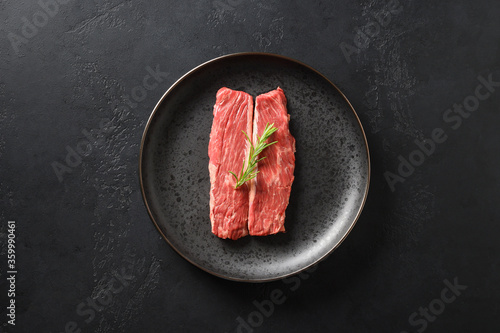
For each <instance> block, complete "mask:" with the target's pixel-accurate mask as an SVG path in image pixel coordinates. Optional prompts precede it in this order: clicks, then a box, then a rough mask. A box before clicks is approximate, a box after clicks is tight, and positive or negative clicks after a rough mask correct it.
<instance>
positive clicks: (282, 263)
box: [139, 53, 370, 282]
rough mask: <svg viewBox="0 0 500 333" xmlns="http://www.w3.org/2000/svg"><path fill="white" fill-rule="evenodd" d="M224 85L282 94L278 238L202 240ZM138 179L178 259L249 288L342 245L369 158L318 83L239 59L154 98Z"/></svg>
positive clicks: (280, 60) (203, 68) (288, 64)
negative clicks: (289, 145)
mask: <svg viewBox="0 0 500 333" xmlns="http://www.w3.org/2000/svg"><path fill="white" fill-rule="evenodd" d="M223 86H226V87H228V88H231V89H236V90H242V91H245V92H247V93H249V94H251V95H252V96H254V97H255V96H257V95H258V94H262V93H265V92H268V91H270V90H273V89H276V87H278V86H279V87H281V88H282V89H283V90H284V92H285V94H286V97H287V100H288V112H289V113H290V117H291V120H290V132H291V133H292V135H293V136H294V137H295V139H296V149H297V152H296V155H295V156H296V168H295V181H294V183H293V185H292V192H291V195H290V204H289V206H288V209H287V211H286V219H285V227H286V230H287V231H286V233H282V234H278V235H273V236H265V237H250V236H247V237H244V238H241V239H239V240H236V241H233V240H223V239H219V238H217V237H216V236H214V235H213V234H212V233H211V230H210V219H209V190H210V180H209V174H208V141H209V134H210V129H211V125H212V119H213V114H212V111H213V105H214V103H215V94H216V92H217V90H218V89H219V88H221V87H223ZM139 174H140V182H141V189H142V194H143V198H144V201H145V203H146V207H147V209H148V212H149V214H150V216H151V218H152V220H153V222H154V224H155V225H156V227H157V228H158V230H159V231H160V233H161V234H162V236H163V237H164V238H165V239H166V240H167V242H168V243H169V244H170V245H171V246H172V247H173V248H174V249H175V250H176V251H177V252H178V253H179V254H180V255H181V256H183V257H184V258H185V259H187V260H188V261H190V262H191V263H193V264H194V265H196V266H198V267H199V268H201V269H204V270H205V271H207V272H210V273H212V274H214V275H217V276H220V277H223V278H227V279H231V280H238V281H252V282H257V281H270V280H275V279H280V278H283V277H286V276H289V275H292V274H295V273H298V272H300V271H302V270H304V269H307V268H308V267H310V266H312V265H314V264H315V263H317V262H318V261H320V260H322V259H324V258H325V257H326V256H327V255H329V254H330V253H331V252H332V251H333V250H334V249H335V248H336V247H337V246H338V245H339V244H340V243H341V242H342V241H343V240H344V238H345V237H346V236H347V234H348V233H349V232H350V230H351V229H352V228H353V226H354V224H355V222H356V220H357V218H358V217H359V214H360V212H361V209H362V207H363V205H364V202H365V199H366V196H367V192H368V184H369V178H370V160H369V153H368V146H367V143H366V138H365V135H364V132H363V129H362V126H361V124H360V122H359V119H358V117H357V115H356V113H355V112H354V109H353V108H352V106H351V104H350V103H349V102H348V101H347V99H346V98H345V96H344V95H343V94H342V93H341V92H340V91H339V90H338V89H337V88H336V87H335V86H334V85H333V84H332V83H331V82H330V81H328V80H327V79H326V78H325V77H324V76H322V75H321V74H319V73H318V72H316V71H315V70H314V69H312V68H310V67H308V66H306V65H304V64H302V63H300V62H297V61H295V60H293V59H289V58H285V57H282V56H277V55H272V54H263V53H240V54H232V55H227V56H223V57H220V58H216V59H213V60H211V61H209V62H206V63H204V64H202V65H200V66H198V67H196V68H195V69H193V70H191V71H190V72H188V73H187V74H186V75H184V76H183V77H182V78H181V79H179V80H178V81H177V82H176V83H175V84H174V85H173V86H172V87H171V88H170V89H169V90H168V91H167V92H166V93H165V94H164V95H163V97H162V98H161V99H160V101H159V102H158V104H157V105H156V107H155V109H154V110H153V113H152V114H151V117H150V118H149V121H148V123H147V125H146V129H145V131H144V135H143V138H142V143H141V152H140V161H139Z"/></svg>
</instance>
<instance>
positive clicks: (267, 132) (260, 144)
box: [229, 123, 278, 189]
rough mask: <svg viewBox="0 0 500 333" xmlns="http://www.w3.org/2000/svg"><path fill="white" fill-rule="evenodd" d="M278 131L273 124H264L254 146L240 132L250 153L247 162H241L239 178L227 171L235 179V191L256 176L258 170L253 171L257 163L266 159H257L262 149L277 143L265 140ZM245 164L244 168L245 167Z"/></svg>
mask: <svg viewBox="0 0 500 333" xmlns="http://www.w3.org/2000/svg"><path fill="white" fill-rule="evenodd" d="M277 130H278V129H277V128H276V127H274V123H273V124H271V125H269V123H267V124H266V127H265V128H264V132H263V133H262V135H261V136H260V137H259V136H258V135H257V144H256V145H255V146H254V145H253V143H252V140H250V138H249V137H248V135H247V134H246V133H245V131H242V132H243V134H245V136H246V138H247V140H248V142H249V143H250V152H249V154H248V162H247V163H245V160H243V165H242V166H241V172H240V176H239V177H238V176H236V174H235V173H234V172H232V171H229V173H230V174H232V175H233V176H234V178H235V179H236V185H235V186H234V188H235V189H237V188H238V187H240V186H241V185H243V184H245V182H247V181H249V180H250V179H253V178H255V177H256V176H257V174H258V173H259V171H258V170H255V169H256V168H257V163H259V162H260V161H262V160H263V159H265V158H266V157H265V156H264V157H261V158H259V159H258V157H259V154H260V153H262V151H263V150H264V149H266V148H267V147H269V146H271V145H273V144H275V143H276V142H278V141H274V142H271V143H266V141H267V139H269V137H270V136H271V135H272V134H273V133H274V132H276V131H277ZM245 164H246V167H245Z"/></svg>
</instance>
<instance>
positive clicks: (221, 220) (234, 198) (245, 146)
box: [208, 88, 253, 239]
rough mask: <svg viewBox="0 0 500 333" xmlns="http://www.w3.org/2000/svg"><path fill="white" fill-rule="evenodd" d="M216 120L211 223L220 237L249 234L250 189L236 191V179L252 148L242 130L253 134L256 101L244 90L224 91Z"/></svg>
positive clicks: (211, 168) (211, 151) (212, 144)
mask: <svg viewBox="0 0 500 333" xmlns="http://www.w3.org/2000/svg"><path fill="white" fill-rule="evenodd" d="M213 113H214V119H213V123H212V130H211V133H210V143H209V145H208V156H209V158H210V161H209V164H208V170H209V173H210V222H211V224H212V232H213V233H214V234H215V235H216V236H218V237H220V238H230V239H238V238H240V237H243V236H246V235H248V227H247V225H248V205H249V201H248V196H249V192H248V186H247V185H243V186H240V187H238V188H237V189H234V185H235V181H234V177H233V176H232V175H231V174H230V173H229V171H232V172H235V173H237V174H238V173H239V171H240V170H241V166H242V163H243V160H244V159H246V158H247V157H248V152H249V150H250V145H249V143H248V141H247V140H246V139H245V136H244V135H243V133H242V132H241V131H245V132H246V133H247V134H248V135H251V133H252V117H253V100H252V96H250V95H249V94H247V93H245V92H242V91H235V90H231V89H228V88H221V89H219V91H218V92H217V99H216V102H215V105H214V111H213Z"/></svg>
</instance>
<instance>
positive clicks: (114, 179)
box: [0, 0, 500, 333]
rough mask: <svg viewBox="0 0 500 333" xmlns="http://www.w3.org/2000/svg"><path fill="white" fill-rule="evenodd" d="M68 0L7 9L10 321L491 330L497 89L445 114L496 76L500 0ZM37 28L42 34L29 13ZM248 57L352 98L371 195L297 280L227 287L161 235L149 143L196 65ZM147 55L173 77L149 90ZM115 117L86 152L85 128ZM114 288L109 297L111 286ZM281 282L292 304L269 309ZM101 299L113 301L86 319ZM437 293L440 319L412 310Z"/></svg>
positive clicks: (0, 181) (3, 132) (56, 325)
mask: <svg viewBox="0 0 500 333" xmlns="http://www.w3.org/2000/svg"><path fill="white" fill-rule="evenodd" d="M48 2H50V0H49V1H48ZM61 2H63V1H62V0H61ZM42 3H45V2H44V1H43V0H42ZM58 7H59V8H55V7H54V6H52V7H49V11H51V14H52V16H48V15H46V14H42V15H40V14H39V12H40V11H41V10H42V9H41V6H40V4H39V3H37V2H35V1H30V2H28V1H5V0H4V1H1V2H0V21H1V22H2V24H1V26H0V36H1V39H0V103H1V104H0V106H1V108H0V170H1V178H0V189H1V196H2V201H1V203H0V221H1V229H0V231H1V235H0V236H1V244H2V246H1V256H0V257H1V259H0V260H1V267H2V271H1V277H0V278H1V291H0V300H1V309H2V310H1V317H0V318H1V321H0V327H1V328H0V330H1V331H2V332H3V331H5V332H54V333H55V332H57V333H59V332H65V331H67V332H73V331H74V332H79V330H81V332H158V331H161V332H235V331H237V329H238V325H239V323H240V322H241V321H238V317H240V318H243V319H244V320H245V321H247V322H248V321H250V323H253V325H254V326H255V327H250V326H246V328H243V326H241V327H240V331H241V332H250V331H251V330H253V331H254V332H308V331H309V332H313V331H314V332H404V331H407V332H417V331H420V332H423V331H428V332H497V331H498V329H499V327H500V324H499V323H498V320H499V319H498V318H499V315H500V305H499V302H498V301H499V296H500V288H499V283H500V267H499V260H498V253H499V251H500V243H499V242H498V241H497V238H498V235H499V231H500V226H499V224H498V222H499V217H500V216H499V215H500V214H499V213H500V209H499V207H498V199H499V197H500V194H499V186H498V184H499V181H500V179H499V172H498V170H499V169H500V157H499V154H498V143H499V139H500V134H499V132H498V129H497V127H498V120H499V119H500V116H499V113H498V106H499V104H500V87H498V86H497V87H492V88H491V90H495V91H493V92H492V93H491V94H490V96H489V97H488V98H486V99H485V100H484V101H480V104H479V106H478V107H477V110H476V111H475V112H473V113H471V115H470V116H468V117H467V118H464V119H463V120H462V122H461V123H460V126H458V123H455V122H451V123H450V122H448V123H447V122H446V121H445V120H444V119H443V116H444V115H445V114H447V109H449V108H452V107H453V105H454V104H460V103H463V102H464V100H465V99H466V98H468V97H470V96H473V95H474V93H475V90H476V87H477V86H478V85H479V84H480V81H479V80H478V77H479V76H482V77H484V78H486V79H487V78H488V76H489V75H491V78H492V80H493V81H495V82H500V52H499V47H500V20H498V13H499V12H500V2H498V1H494V0H490V1H482V0H481V1H466V0H461V1H455V0H454V1H451V0H448V1H404V2H402V1H401V3H399V4H398V3H397V2H395V1H390V2H387V1H380V0H379V1H359V2H354V1H342V2H341V1H330V2H327V1H323V2H321V1H293V2H291V3H290V2H288V1H244V0H221V1H213V2H212V1H207V2H201V1H198V2H195V1H182V2H181V1H176V2H174V1H111V0H107V1H103V2H94V1H92V2H86V3H78V2H76V1H68V3H67V4H60V5H59V6H58ZM388 8H396V9H397V10H393V12H392V14H391V17H390V18H389V17H388V16H387V15H386V16H384V17H385V19H386V21H385V22H384V25H385V26H382V27H380V25H378V27H379V29H376V28H377V25H375V24H371V23H370V22H376V21H375V18H374V17H375V16H378V14H380V13H381V12H384V11H385V12H384V13H386V12H387V10H389V9H388ZM56 9H57V10H56ZM44 15H45V16H44ZM44 18H46V20H44ZM34 19H35V20H38V21H37V22H38V25H40V27H39V28H37V31H35V30H33V29H31V30H29V24H28V23H26V22H27V21H29V22H33V20H34ZM23 29H24V33H25V35H26V36H28V37H29V38H26V39H23V40H21V39H20V38H24V37H22V36H23ZM370 29H371V30H370ZM358 31H364V33H368V34H369V35H371V37H370V36H369V37H368V40H364V41H361V40H358V41H357V42H358V45H359V46H360V48H359V49H358V52H356V53H354V54H352V55H351V56H350V57H346V56H345V54H344V53H343V52H342V45H343V46H344V47H346V45H349V46H350V47H351V48H354V47H355V42H354V40H355V38H356V36H358V37H359V36H360V34H359V33H358ZM14 34H15V35H14ZM16 36H17V37H16ZM361 36H363V35H361ZM365 36H367V35H365ZM14 38H18V43H17V44H16V45H17V50H16V45H13V42H12V41H11V40H13V39H14ZM20 40H21V41H20ZM342 43H344V44H342ZM14 44H15V43H14ZM351 50H352V49H351ZM240 51H265V52H272V53H277V54H282V55H285V56H289V57H292V58H295V59H297V60H300V61H303V62H305V63H306V64H309V65H311V66H312V67H314V68H316V69H318V70H319V71H321V72H322V73H323V74H325V75H326V76H327V77H328V78H330V79H331V80H332V81H333V82H334V83H336V84H337V85H338V87H339V88H340V89H341V90H342V91H343V92H344V93H345V94H346V95H347V97H348V98H349V99H350V100H351V102H352V103H353V105H354V107H355V109H356V110H357V112H358V114H359V117H360V118H361V121H362V123H363V125H364V127H365V131H366V134H367V138H368V142H369V145H370V152H371V159H372V181H371V188H370V194H369V196H368V201H367V203H366V206H365V209H364V211H363V214H362V215H361V218H360V219H359V221H358V223H357V225H356V227H355V228H354V230H353V232H352V233H351V234H350V236H349V237H348V238H347V239H346V241H345V242H344V243H343V244H342V245H341V246H340V248H339V249H338V250H336V251H335V252H334V253H333V254H332V255H331V256H330V257H329V258H328V259H327V260H326V261H323V262H322V263H320V264H319V265H318V267H317V269H316V270H315V271H314V272H312V273H307V274H306V275H302V276H300V277H295V278H294V279H293V280H287V281H277V282H272V283H266V284H244V283H237V282H230V281H226V280H222V279H220V278H217V277H213V276H211V275H209V274H207V273H205V272H203V271H201V270H200V269H198V268H196V267H194V266H192V265H190V264H189V263H188V262H187V261H185V260H184V259H182V258H181V257H180V256H179V255H177V254H176V253H175V252H174V251H173V250H172V249H171V248H170V247H169V246H168V245H167V243H166V242H165V241H164V240H163V239H162V238H161V237H160V235H159V233H158V232H157V230H156V229H155V227H154V226H153V224H152V223H151V221H150V219H149V217H148V215H147V212H146V209H145V207H144V204H143V202H142V198H141V194H140V189H139V183H138V154H139V145H140V139H141V135H142V131H143V128H144V125H145V123H146V121H147V118H148V116H149V114H150V112H151V110H152V109H153V107H154V105H155V103H156V102H157V101H158V99H159V98H160V96H161V95H162V94H163V93H164V92H165V90H166V89H168V87H169V86H170V85H171V84H172V83H173V82H174V81H175V80H177V79H178V78H179V77H180V76H181V75H183V74H184V73H185V72H186V71H188V70H190V69H191V68H193V67H195V66H197V65H199V64H200V63H202V62H204V61H206V60H209V59H211V58H214V57H217V56H220V55H223V54H228V53H233V52H240ZM148 66H149V67H150V68H152V69H155V68H157V67H158V68H159V70H160V71H162V72H164V73H163V74H162V76H161V77H159V78H158V81H160V82H158V85H157V87H155V88H154V89H152V90H147V91H146V90H141V88H138V87H140V86H141V85H142V84H143V79H144V77H145V76H146V75H147V74H148V71H147V69H146V68H147V67H148ZM165 73H168V74H165ZM150 82H151V83H153V82H154V81H150ZM141 91H143V92H144V91H146V93H147V94H146V95H145V96H141V95H137V94H138V93H140V92H141ZM481 92H483V93H485V92H486V90H484V89H483V90H481ZM132 94H134V96H135V97H136V98H135V99H134V98H132V97H131V95H132ZM127 96H128V97H127ZM137 97H138V98H137ZM471 100H473V99H471V98H468V101H471ZM455 116H456V115H455ZM455 119H456V118H455ZM106 120H110V122H109V123H108V124H107V125H108V127H105V129H107V131H106V132H102V133H101V135H100V136H99V137H98V138H99V140H98V141H96V142H93V143H92V145H91V146H87V145H85V143H86V141H85V140H86V135H84V134H83V132H84V131H88V132H91V131H93V132H94V133H95V132H96V130H97V129H99V124H100V123H101V124H104V122H105V121H106ZM451 125H456V126H455V127H457V128H456V129H454V128H452V127H451ZM435 128H442V129H443V131H444V132H445V134H446V135H447V140H446V141H445V142H443V143H439V144H436V148H435V151H434V153H433V154H431V155H430V156H428V157H426V160H425V161H424V162H423V163H422V165H420V166H418V167H416V168H415V170H414V171H413V173H412V174H411V175H409V176H408V177H406V180H405V181H404V182H403V183H397V184H396V185H395V190H394V191H392V190H391V188H390V186H389V185H388V182H387V181H386V179H385V176H384V175H385V174H386V172H393V173H397V172H398V171H397V170H398V165H399V163H400V160H399V156H402V157H403V158H408V157H409V156H410V154H411V153H412V152H414V151H415V150H416V148H417V146H416V144H415V143H414V141H415V139H418V140H423V139H425V138H429V137H431V133H432V131H433V130H434V129H435ZM77 147H79V148H80V150H82V149H83V150H86V152H85V155H87V156H82V158H81V160H78V159H73V160H71V159H70V160H69V162H70V163H71V166H70V167H69V169H66V171H71V172H65V173H64V174H63V175H62V179H61V181H59V180H58V178H57V176H56V173H55V172H54V170H53V164H54V162H58V163H61V164H65V165H66V162H65V159H66V157H67V155H68V150H67V149H69V150H76V149H77ZM8 220H15V221H16V226H17V227H16V237H17V238H16V240H17V243H16V245H17V270H18V274H17V283H16V306H17V307H16V311H17V313H16V314H17V316H16V326H15V327H12V326H10V325H9V326H6V325H4V323H6V321H7V319H8V318H7V317H6V308H5V307H6V305H7V301H8V299H7V297H6V296H7V283H6V280H5V279H6V277H5V264H6V260H7V258H6V250H7V246H6V239H7V221H8ZM117 276H120V277H121V282H120V279H118V278H117ZM455 279H456V280H457V281H458V283H459V284H460V285H466V286H467V288H466V289H465V290H462V291H460V293H461V294H460V295H459V296H457V297H456V299H455V300H454V301H452V302H451V303H450V304H446V305H445V308H444V309H442V308H439V304H443V303H440V302H441V301H439V299H440V298H441V294H442V292H443V291H444V292H445V295H447V296H448V297H451V294H446V290H445V288H446V284H445V282H444V280H448V281H449V282H451V283H453V281H454V280H455ZM110 282H113V285H114V288H115V289H114V292H113V293H111V292H107V293H106V292H103V290H105V289H104V286H106V285H108V284H109V283H110ZM275 289H277V290H280V291H281V292H282V293H283V297H282V298H281V300H284V302H283V303H282V304H278V305H275V306H274V309H273V311H270V310H269V299H270V297H271V294H272V292H273V290H275ZM106 295H107V296H106ZM99 296H101V299H100V300H101V302H102V303H101V304H103V303H105V304H106V305H104V306H99V305H96V310H90V309H91V307H90V306H89V305H88V304H89V302H92V300H93V299H98V298H99ZM96 302H97V301H96ZM97 304H98V303H97ZM256 304H264V305H265V306H268V308H267V311H266V309H264V310H261V312H262V311H263V312H265V315H261V314H258V313H257V311H258V307H259V306H258V305H256ZM430 304H431V305H432V306H434V307H435V308H434V309H435V311H437V312H438V313H439V314H438V315H436V316H434V315H432V314H429V315H428V316H429V317H428V318H429V319H422V318H425V317H422V316H421V315H419V314H417V315H415V316H416V317H413V319H414V320H416V321H417V322H415V321H409V318H410V317H411V316H412V314H413V313H414V312H417V313H418V311H419V309H420V308H422V309H423V308H427V307H429V305H430ZM79 307H80V308H79ZM78 309H79V310H80V311H78ZM436 309H437V310H436ZM423 310H425V309H423ZM82 312H83V315H82ZM270 312H272V313H270ZM424 324H425V325H424ZM2 325H3V326H2ZM248 325H250V324H248Z"/></svg>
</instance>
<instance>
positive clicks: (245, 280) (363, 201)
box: [138, 52, 371, 283]
mask: <svg viewBox="0 0 500 333" xmlns="http://www.w3.org/2000/svg"><path fill="white" fill-rule="evenodd" d="M242 56H263V57H269V58H276V59H280V60H286V61H289V62H292V63H295V64H297V65H299V66H303V67H305V68H307V69H308V70H310V71H312V72H314V73H315V74H317V75H319V76H320V77H321V78H322V79H324V80H325V81H326V82H327V83H328V84H330V85H331V86H332V87H333V88H334V89H335V90H336V91H337V92H338V93H339V94H340V95H341V96H342V98H343V99H344V100H345V101H346V102H347V104H348V105H349V107H350V109H351V111H352V112H353V114H354V117H355V118H356V121H357V122H358V126H359V128H360V130H361V134H362V135H363V142H364V144H365V148H366V159H367V164H368V165H367V170H368V172H367V175H366V177H367V178H366V186H365V189H364V194H363V200H362V202H361V205H360V206H359V208H358V211H357V212H356V216H355V218H354V219H353V221H352V222H351V225H350V226H349V229H348V230H347V232H346V233H345V234H344V235H343V236H342V238H341V239H340V240H339V241H338V243H337V244H335V246H333V247H332V248H331V249H330V250H329V251H328V252H327V253H325V254H324V255H323V256H321V257H320V258H318V259H316V260H315V261H314V262H313V263H311V264H309V265H307V266H305V267H303V268H301V269H298V270H295V271H293V272H290V273H285V274H281V275H280V276H277V277H273V278H260V279H244V278H237V277H231V276H226V275H223V274H219V273H217V272H214V271H212V270H210V269H207V268H206V267H203V266H202V265H200V264H198V263H196V262H194V261H193V260H191V259H190V258H188V257H187V256H186V255H184V254H183V253H182V252H181V251H180V250H178V249H177V248H176V247H175V246H174V245H173V244H172V243H171V242H170V240H169V239H168V238H167V236H166V235H165V234H164V233H163V231H162V230H161V228H160V226H159V225H158V223H157V222H156V220H155V218H154V216H153V212H152V210H151V207H150V205H149V204H148V200H147V198H146V191H145V188H144V181H143V178H144V177H143V168H142V164H143V155H144V145H145V141H146V137H147V135H148V133H149V129H150V127H151V123H152V121H153V119H154V117H155V115H156V113H157V112H158V109H159V108H160V105H161V104H162V103H163V100H164V99H165V98H166V97H167V96H168V95H169V94H170V93H171V92H172V91H173V90H174V89H175V88H176V87H177V86H178V85H180V84H181V83H182V82H183V81H185V80H186V79H188V78H189V77H190V76H191V75H193V74H194V73H196V72H198V71H199V70H201V69H202V68H204V67H206V66H207V65H209V64H211V63H214V62H217V61H221V60H223V59H229V58H236V57H242ZM138 176H139V184H140V188H141V195H142V199H143V201H144V205H145V206H146V209H147V211H148V215H149V217H150V219H151V221H152V222H153V224H154V225H155V227H156V229H157V230H158V232H159V233H160V235H161V236H162V237H163V239H164V240H165V241H166V242H167V243H168V244H169V245H170V247H171V248H172V249H173V250H174V251H175V252H177V254H178V255H180V256H181V257H182V258H184V259H185V260H187V261H188V262H189V263H191V264H193V265H194V266H196V267H198V268H199V269H201V270H203V271H205V272H207V273H210V274H212V275H214V276H217V277H220V278H223V279H226V280H230V281H237V282H250V283H259V282H271V281H276V280H281V279H284V278H287V277H290V276H293V275H296V274H299V273H301V272H303V271H305V270H307V269H309V268H311V267H312V266H314V265H317V264H318V263H319V262H321V261H323V260H324V259H326V258H327V257H328V256H330V254H332V253H333V252H334V251H335V250H336V249H337V248H338V247H339V246H340V245H341V244H342V243H343V242H344V240H345V239H346V238H347V236H348V235H349V234H350V233H351V231H352V229H353V228H354V226H355V225H356V223H357V221H358V219H359V217H360V216H361V212H362V211H363V208H364V206H365V203H366V200H367V197H368V191H369V188H370V178H371V161H370V150H369V147H368V140H367V139H366V134H365V130H364V128H363V125H362V124H361V121H360V119H359V116H358V114H357V113H356V110H355V109H354V107H353V105H352V104H351V102H350V101H349V99H348V98H347V97H346V96H345V95H344V93H343V92H342V91H341V90H340V89H339V88H338V87H337V86H336V85H335V84H334V83H333V82H332V81H330V79H328V78H327V77H326V76H325V75H323V74H322V73H320V72H319V71H318V70H316V69H314V68H313V67H311V66H309V65H307V64H305V63H303V62H301V61H299V60H296V59H293V58H290V57H287V56H283V55H280V54H275V53H267V52H237V53H229V54H225V55H222V56H218V57H215V58H212V59H210V60H208V61H205V62H203V63H201V64H199V65H198V66H196V67H194V68H192V69H191V70H189V71H188V72H186V73H185V74H184V75H182V76H181V77H180V78H179V79H177V81H175V82H174V83H173V84H172V85H171V86H170V87H169V88H168V89H167V90H166V91H165V93H164V94H163V95H162V96H161V98H160V99H159V100H158V102H157V103H156V105H155V106H154V108H153V111H152V112H151V114H150V116H149V118H148V121H147V123H146V126H145V128H144V131H143V134H142V137H141V145H140V149H139V174H138Z"/></svg>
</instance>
